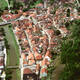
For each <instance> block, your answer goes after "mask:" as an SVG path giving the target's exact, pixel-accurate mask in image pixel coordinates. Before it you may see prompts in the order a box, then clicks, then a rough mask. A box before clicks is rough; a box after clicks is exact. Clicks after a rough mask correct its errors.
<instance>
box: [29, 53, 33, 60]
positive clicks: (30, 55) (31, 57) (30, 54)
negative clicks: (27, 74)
mask: <svg viewBox="0 0 80 80" xmlns="http://www.w3.org/2000/svg"><path fill="white" fill-rule="evenodd" d="M32 59H34V55H33V54H32V53H31V52H30V53H29V55H28V60H32Z"/></svg>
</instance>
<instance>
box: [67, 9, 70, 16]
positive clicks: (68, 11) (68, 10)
mask: <svg viewBox="0 0 80 80" xmlns="http://www.w3.org/2000/svg"><path fill="white" fill-rule="evenodd" d="M67 17H70V9H67Z"/></svg>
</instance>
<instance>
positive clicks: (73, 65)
mask: <svg viewBox="0 0 80 80" xmlns="http://www.w3.org/2000/svg"><path fill="white" fill-rule="evenodd" d="M71 26H72V29H71V32H72V33H71V36H70V37H69V39H67V40H64V41H63V43H62V46H61V61H62V63H64V64H65V65H66V66H65V70H64V72H63V73H62V74H61V77H60V80H71V79H72V80H75V79H76V76H79V75H80V47H79V46H80V37H79V35H80V20H75V21H73V23H72V25H71Z"/></svg>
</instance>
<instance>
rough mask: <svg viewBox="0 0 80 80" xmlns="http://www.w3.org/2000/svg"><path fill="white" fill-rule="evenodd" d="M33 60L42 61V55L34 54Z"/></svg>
mask: <svg viewBox="0 0 80 80" xmlns="http://www.w3.org/2000/svg"><path fill="white" fill-rule="evenodd" d="M35 59H36V60H41V59H42V55H41V54H39V53H37V52H35Z"/></svg>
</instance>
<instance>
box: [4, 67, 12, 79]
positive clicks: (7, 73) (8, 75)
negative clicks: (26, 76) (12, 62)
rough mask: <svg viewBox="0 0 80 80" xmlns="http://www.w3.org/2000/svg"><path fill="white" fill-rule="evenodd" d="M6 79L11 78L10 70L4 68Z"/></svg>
mask: <svg viewBox="0 0 80 80" xmlns="http://www.w3.org/2000/svg"><path fill="white" fill-rule="evenodd" d="M5 73H6V80H11V78H12V70H10V69H7V68H5Z"/></svg>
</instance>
